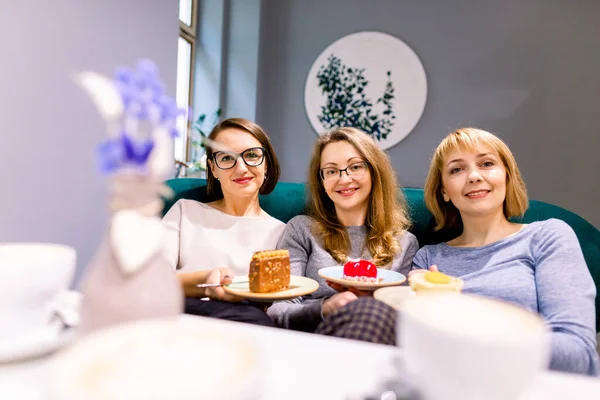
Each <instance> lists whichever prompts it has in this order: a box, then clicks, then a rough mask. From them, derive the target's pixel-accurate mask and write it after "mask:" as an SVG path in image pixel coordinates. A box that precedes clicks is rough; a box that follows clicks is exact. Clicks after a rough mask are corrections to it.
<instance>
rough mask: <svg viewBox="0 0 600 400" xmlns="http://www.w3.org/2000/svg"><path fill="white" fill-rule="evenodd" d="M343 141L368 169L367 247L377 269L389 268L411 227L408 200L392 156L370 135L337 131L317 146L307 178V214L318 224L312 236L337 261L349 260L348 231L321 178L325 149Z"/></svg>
mask: <svg viewBox="0 0 600 400" xmlns="http://www.w3.org/2000/svg"><path fill="white" fill-rule="evenodd" d="M341 141H346V142H348V143H350V144H351V145H352V146H354V148H355V149H356V151H357V152H358V153H359V154H360V155H361V157H362V158H363V159H364V160H365V161H366V162H367V164H368V166H369V170H370V172H371V182H372V187H371V193H370V195H369V205H368V209H367V217H366V219H365V226H366V227H367V242H366V244H365V247H366V248H367V249H368V250H369V252H370V253H371V256H372V257H373V262H374V263H375V264H376V265H377V266H379V267H382V268H389V266H390V265H391V262H392V260H393V259H394V256H395V255H396V254H397V253H398V252H399V251H400V250H401V248H400V243H399V241H398V238H399V236H400V235H401V234H402V233H403V231H405V230H406V229H408V227H409V225H410V220H409V218H408V215H407V211H406V201H405V199H404V195H403V193H402V191H401V190H399V189H400V187H399V185H398V182H397V180H396V174H395V173H394V170H393V168H392V165H391V163H390V159H389V157H388V156H387V154H386V153H385V152H383V151H382V150H381V149H380V148H379V147H377V145H376V144H375V142H374V141H373V139H372V138H371V137H370V136H369V135H367V134H366V133H364V132H362V131H361V130H359V129H356V128H347V127H346V128H338V129H334V130H332V131H331V132H328V133H326V134H324V135H323V136H321V137H320V138H319V139H317V142H316V143H315V146H314V150H313V154H312V158H311V160H310V166H309V175H308V186H309V189H310V194H311V196H310V199H309V203H308V213H309V215H310V216H311V217H312V218H313V219H314V221H315V224H314V225H313V233H314V234H315V236H316V237H317V238H319V239H320V240H321V242H322V246H323V248H324V249H325V250H326V251H327V252H329V254H331V256H332V257H333V258H334V259H335V260H336V261H337V262H339V263H344V262H346V261H347V260H348V252H349V249H350V238H349V236H348V232H347V230H346V228H345V227H344V225H343V224H342V223H341V222H340V220H339V219H338V218H337V215H336V212H335V205H334V203H333V201H332V200H331V199H330V198H329V196H328V195H327V193H326V192H325V188H324V187H323V182H322V180H321V176H320V169H321V154H322V152H323V149H324V148H325V146H327V145H328V144H330V143H334V142H341Z"/></svg>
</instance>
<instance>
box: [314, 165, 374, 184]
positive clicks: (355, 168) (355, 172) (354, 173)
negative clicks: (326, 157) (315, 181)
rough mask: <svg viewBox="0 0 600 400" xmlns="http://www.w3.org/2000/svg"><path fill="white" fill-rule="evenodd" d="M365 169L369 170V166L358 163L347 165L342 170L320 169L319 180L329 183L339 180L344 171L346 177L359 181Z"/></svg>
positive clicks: (333, 168) (332, 168)
mask: <svg viewBox="0 0 600 400" xmlns="http://www.w3.org/2000/svg"><path fill="white" fill-rule="evenodd" d="M367 169H369V165H368V164H367V162H366V161H359V162H356V163H352V164H350V165H348V166H347V167H346V168H344V169H340V168H337V167H325V168H321V170H320V172H321V179H323V180H324V181H331V180H334V179H341V177H342V172H344V171H346V175H348V176H349V177H351V178H355V179H360V178H362V177H363V176H364V175H365V172H367Z"/></svg>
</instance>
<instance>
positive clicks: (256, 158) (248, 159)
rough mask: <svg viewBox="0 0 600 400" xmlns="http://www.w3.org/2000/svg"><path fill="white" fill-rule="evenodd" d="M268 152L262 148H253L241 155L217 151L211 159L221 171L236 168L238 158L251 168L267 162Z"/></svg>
mask: <svg viewBox="0 0 600 400" xmlns="http://www.w3.org/2000/svg"><path fill="white" fill-rule="evenodd" d="M266 152H267V151H266V150H265V149H264V148H262V147H251V148H249V149H246V150H244V151H242V152H241V153H239V154H238V153H233V152H228V151H217V152H216V153H214V154H213V155H212V157H211V158H212V160H213V161H214V162H215V164H216V165H217V167H218V168H219V169H231V168H233V167H235V164H236V163H237V160H238V158H241V159H242V160H244V163H246V165H247V166H249V167H258V166H259V165H260V164H262V163H263V161H265V153H266Z"/></svg>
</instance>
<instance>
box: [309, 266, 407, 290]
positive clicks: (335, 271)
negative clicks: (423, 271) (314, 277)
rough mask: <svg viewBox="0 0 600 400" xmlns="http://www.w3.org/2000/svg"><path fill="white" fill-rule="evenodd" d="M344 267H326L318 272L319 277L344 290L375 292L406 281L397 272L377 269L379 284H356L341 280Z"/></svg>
mask: <svg viewBox="0 0 600 400" xmlns="http://www.w3.org/2000/svg"><path fill="white" fill-rule="evenodd" d="M343 275H344V267H327V268H321V269H320V270H319V276H320V277H321V278H323V279H325V280H326V281H330V282H334V283H338V284H340V285H342V286H344V287H346V288H350V287H353V288H356V289H359V290H376V289H379V288H381V287H386V286H398V285H401V284H403V283H404V282H405V281H406V277H405V276H404V275H402V274H401V273H399V272H396V271H390V270H389V269H382V268H377V277H378V278H383V279H382V280H381V282H377V283H375V282H356V281H349V280H347V279H343V278H342V276H343Z"/></svg>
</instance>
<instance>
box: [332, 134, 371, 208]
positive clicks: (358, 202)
mask: <svg viewBox="0 0 600 400" xmlns="http://www.w3.org/2000/svg"><path fill="white" fill-rule="evenodd" d="M320 168H321V173H322V178H323V187H324V189H325V192H326V193H327V195H328V196H329V198H330V199H331V201H333V204H334V205H335V208H336V210H338V211H341V210H343V211H344V212H353V211H357V212H363V211H364V210H366V209H367V207H368V205H369V196H370V194H371V186H372V184H371V172H370V170H369V167H368V166H367V165H366V162H365V160H364V158H363V157H362V156H361V155H360V153H359V152H358V151H357V150H356V149H355V148H354V146H352V145H351V144H350V143H349V142H347V141H339V142H333V143H329V144H328V145H326V146H325V148H323V151H322V152H321V165H320ZM345 168H348V169H347V170H346V171H342V172H341V177H340V172H339V170H343V169H345ZM324 169H325V170H324ZM336 169H337V173H336Z"/></svg>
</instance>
